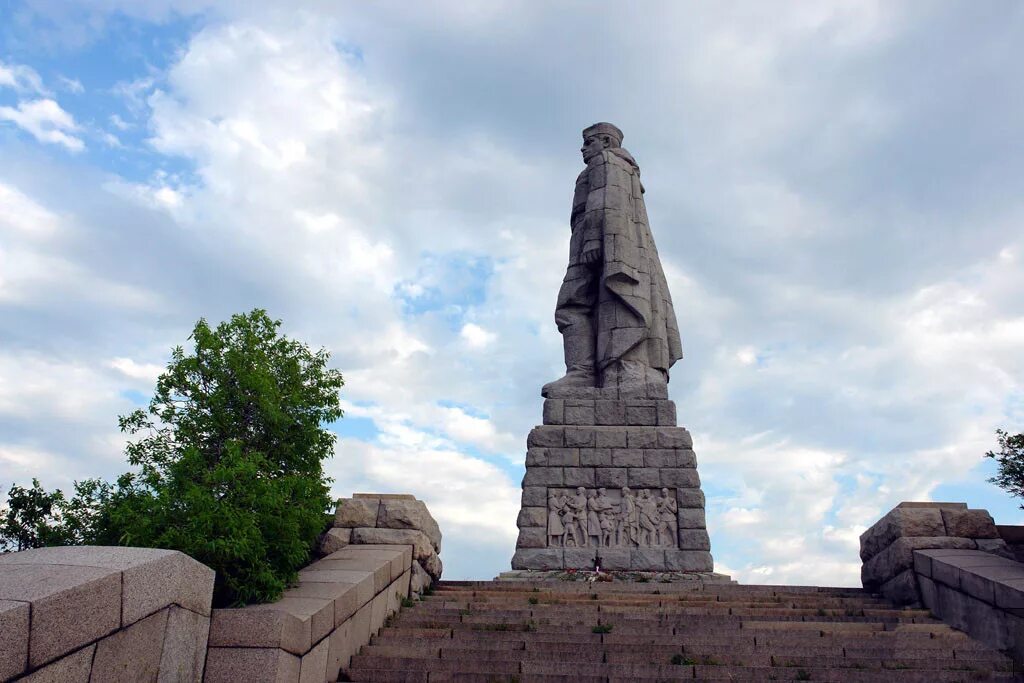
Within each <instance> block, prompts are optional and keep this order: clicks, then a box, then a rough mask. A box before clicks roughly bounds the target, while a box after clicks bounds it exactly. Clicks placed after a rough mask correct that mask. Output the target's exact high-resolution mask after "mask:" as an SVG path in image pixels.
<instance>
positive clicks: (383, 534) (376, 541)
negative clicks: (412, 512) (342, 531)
mask: <svg viewBox="0 0 1024 683" xmlns="http://www.w3.org/2000/svg"><path fill="white" fill-rule="evenodd" d="M360 544H372V545H409V546H412V558H410V561H411V559H417V560H425V559H427V558H428V557H430V556H431V555H433V554H434V545H433V544H432V543H431V542H430V539H429V538H428V537H427V535H426V534H425V533H423V532H422V531H419V530H417V529H370V528H356V529H353V530H352V543H351V545H353V546H357V545H360ZM405 568H408V567H405Z"/></svg>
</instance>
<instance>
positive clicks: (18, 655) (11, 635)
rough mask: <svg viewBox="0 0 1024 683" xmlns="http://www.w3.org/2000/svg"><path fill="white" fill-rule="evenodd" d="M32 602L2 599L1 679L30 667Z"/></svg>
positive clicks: (11, 676)
mask: <svg viewBox="0 0 1024 683" xmlns="http://www.w3.org/2000/svg"><path fill="white" fill-rule="evenodd" d="M29 607H30V603H27V602H17V601H14V600H0V681H6V680H7V679H9V678H13V677H14V676H16V675H17V674H20V673H21V672H23V671H24V670H25V669H26V668H27V667H28V631H29Z"/></svg>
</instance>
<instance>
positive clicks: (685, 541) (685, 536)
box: [679, 529, 711, 550]
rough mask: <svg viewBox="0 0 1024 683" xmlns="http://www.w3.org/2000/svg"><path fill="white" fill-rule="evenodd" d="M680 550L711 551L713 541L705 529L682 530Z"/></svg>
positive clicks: (680, 533) (680, 531)
mask: <svg viewBox="0 0 1024 683" xmlns="http://www.w3.org/2000/svg"><path fill="white" fill-rule="evenodd" d="M679 549H680V550H711V539H710V538H709V537H708V532H707V531H705V530H704V529H680V530H679Z"/></svg>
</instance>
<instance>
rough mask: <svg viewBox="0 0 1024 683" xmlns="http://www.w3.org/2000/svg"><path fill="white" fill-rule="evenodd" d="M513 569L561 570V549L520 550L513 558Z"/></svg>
mask: <svg viewBox="0 0 1024 683" xmlns="http://www.w3.org/2000/svg"><path fill="white" fill-rule="evenodd" d="M512 568H513V569H543V570H547V569H561V568H562V549H561V548H520V549H518V550H516V553H515V555H513V556H512Z"/></svg>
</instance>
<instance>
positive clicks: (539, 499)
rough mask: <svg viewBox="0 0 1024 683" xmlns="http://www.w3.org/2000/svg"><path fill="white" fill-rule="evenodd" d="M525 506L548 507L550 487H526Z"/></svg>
mask: <svg viewBox="0 0 1024 683" xmlns="http://www.w3.org/2000/svg"><path fill="white" fill-rule="evenodd" d="M522 504H523V505H540V506H547V504H548V487H547V486H524V487H523V496H522Z"/></svg>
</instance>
